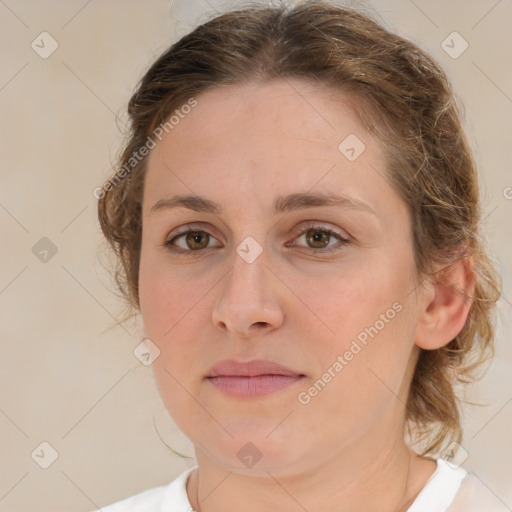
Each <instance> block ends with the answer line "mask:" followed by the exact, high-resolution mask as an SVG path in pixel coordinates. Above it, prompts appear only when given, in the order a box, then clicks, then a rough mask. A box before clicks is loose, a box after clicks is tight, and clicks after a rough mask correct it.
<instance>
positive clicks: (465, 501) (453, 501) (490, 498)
mask: <svg viewBox="0 0 512 512" xmlns="http://www.w3.org/2000/svg"><path fill="white" fill-rule="evenodd" d="M436 462H437V468H436V471H435V472H434V474H433V475H432V476H431V477H430V479H429V481H428V482H427V483H426V485H425V486H424V488H423V490H422V491H421V492H420V494H419V495H418V497H417V498H416V500H415V501H414V503H413V504H412V506H411V507H410V508H409V509H408V512H510V509H509V508H508V507H507V506H506V505H505V504H504V502H503V501H501V500H500V498H499V497H498V496H496V494H494V492H493V491H492V490H491V489H490V488H489V487H487V485H485V484H484V482H482V480H480V479H479V478H478V476H477V475H476V474H474V473H473V472H470V471H468V470H466V469H464V468H462V467H460V466H457V465H455V464H452V463H450V462H448V461H446V460H444V459H441V458H440V459H437V461H436Z"/></svg>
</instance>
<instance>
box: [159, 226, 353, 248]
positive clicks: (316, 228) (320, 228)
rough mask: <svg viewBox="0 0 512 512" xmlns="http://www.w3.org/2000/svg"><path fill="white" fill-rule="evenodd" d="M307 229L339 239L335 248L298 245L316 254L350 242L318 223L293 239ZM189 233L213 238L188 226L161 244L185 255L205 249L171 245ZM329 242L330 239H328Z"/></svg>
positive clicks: (202, 230)
mask: <svg viewBox="0 0 512 512" xmlns="http://www.w3.org/2000/svg"><path fill="white" fill-rule="evenodd" d="M308 231H318V232H321V233H327V234H328V235H329V236H332V237H335V238H337V239H338V240H339V246H338V247H336V248H330V249H325V248H320V249H317V248H314V247H306V246H300V247H303V248H306V249H307V250H308V251H309V252H312V253H314V254H318V253H323V254H326V253H331V252H336V251H339V250H341V249H342V248H343V246H345V245H348V244H350V243H351V241H350V240H348V239H347V238H344V237H343V236H341V234H340V233H338V232H337V231H334V230H333V229H331V228H328V227H325V226H319V225H311V226H307V227H306V228H303V229H302V231H300V232H299V233H298V235H297V236H295V238H294V240H297V239H298V238H300V237H301V236H303V235H305V234H306V233H307V232H308ZM189 233H206V234H208V236H211V237H212V238H214V237H213V235H211V233H209V232H208V230H206V229H204V228H202V227H188V228H187V229H186V230H184V231H182V232H181V233H178V234H176V235H175V236H173V237H172V238H171V239H170V240H167V241H166V242H164V243H163V244H162V245H163V246H164V247H165V248H166V249H167V250H169V251H171V252H172V253H176V254H182V255H185V254H187V255H188V254H190V253H192V254H193V253H201V252H202V251H204V250H205V249H207V248H204V249H196V250H193V249H177V248H176V247H174V246H173V243H174V242H175V241H176V240H178V239H179V238H182V237H184V236H186V235H188V234H189ZM329 242H330V240H329ZM294 246H296V244H295V243H293V244H292V247H294ZM326 247H329V246H326Z"/></svg>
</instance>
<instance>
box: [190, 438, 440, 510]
mask: <svg viewBox="0 0 512 512" xmlns="http://www.w3.org/2000/svg"><path fill="white" fill-rule="evenodd" d="M357 444H358V446H351V447H348V448H345V449H344V450H341V451H340V452H339V453H336V454H333V456H332V457H331V458H329V459H328V460H324V461H322V464H321V465H317V466H314V467H311V466H309V467H308V468H307V470H303V471H301V470H297V471H295V472H288V473H286V474H285V473H282V472H280V473H279V475H278V476H276V475H277V473H278V472H277V471H273V470H272V469H270V470H266V471H262V472H260V473H259V474H258V476H250V475H246V474H241V473H237V472H232V471H227V470H226V469H224V468H223V467H222V466H220V465H218V464H216V463H215V461H213V460H212V459H211V458H209V457H208V455H207V454H206V453H205V452H203V451H202V450H200V449H196V457H197V462H198V470H196V471H195V472H194V473H193V474H192V475H191V477H190V478H189V481H188V484H187V493H188V496H189V500H190V503H191V504H192V506H193V508H194V509H195V510H196V511H197V512H234V511H237V512H238V511H239V510H243V509H247V508H248V507H247V504H248V503H250V504H251V506H250V509H251V511H252V512H270V511H274V510H279V511H281V512H297V511H298V510H300V509H301V508H302V509H303V510H308V511H310V510H323V511H324V512H353V511H360V510H379V511H382V512H404V511H405V510H407V508H408V507H409V506H410V505H411V503H412V502H413V501H414V499H415V497H416V496H417V494H418V493H419V492H420V490H421V489H422V488H423V486H424V485H425V483H426V481H427V480H428V478H430V476H431V475H432V473H433V472H434V470H435V462H434V461H432V460H429V459H425V458H421V457H419V456H418V455H416V454H415V453H414V452H412V451H411V450H410V449H409V448H408V447H407V446H406V445H405V443H404V442H403V438H402V439H400V441H398V440H397V441H396V442H394V443H392V444H390V445H389V446H387V449H385V447H384V446H382V445H376V444H375V443H369V442H368V439H367V438H366V436H365V438H361V439H360V442H359V443H357ZM361 447H364V450H362V449H361Z"/></svg>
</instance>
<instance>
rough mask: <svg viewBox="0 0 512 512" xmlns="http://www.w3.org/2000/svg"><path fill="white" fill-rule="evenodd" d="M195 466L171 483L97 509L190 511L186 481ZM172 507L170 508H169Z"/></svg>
mask: <svg viewBox="0 0 512 512" xmlns="http://www.w3.org/2000/svg"><path fill="white" fill-rule="evenodd" d="M194 469H195V467H193V468H190V469H187V470H186V471H184V472H183V473H181V475H179V476H178V477H177V478H175V479H174V480H173V481H172V482H171V483H169V484H167V485H162V486H160V487H154V488H153V489H148V490H147V491H143V492H141V493H139V494H135V495H134V496H131V497H129V498H125V499H123V500H122V501H117V502H115V503H112V504H110V505H107V506H105V507H101V508H100V509H99V510H101V511H102V512H164V511H168V510H174V511H176V512H190V511H192V507H191V505H190V502H189V500H188V497H187V489H186V482H187V479H188V476H189V475H190V473H192V471H193V470H194ZM170 507H172V508H170Z"/></svg>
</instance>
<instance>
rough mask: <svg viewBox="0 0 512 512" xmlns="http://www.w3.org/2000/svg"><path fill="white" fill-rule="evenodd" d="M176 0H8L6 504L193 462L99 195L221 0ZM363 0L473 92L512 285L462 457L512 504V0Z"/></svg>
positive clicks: (40, 507)
mask: <svg viewBox="0 0 512 512" xmlns="http://www.w3.org/2000/svg"><path fill="white" fill-rule="evenodd" d="M171 3H172V2H167V1H161V0H151V1H146V2H143V1H142V0H139V1H127V0H103V1H100V0H92V1H89V2H88V1H86V0H73V1H69V0H68V1H66V2H65V1H63V0H60V1H59V0H46V1H37V2H36V1H35V0H33V1H25V2H16V1H14V0H1V1H0V42H1V47H2V65H1V66H0V111H1V113H2V114H1V118H0V125H1V133H2V137H1V140H2V152H1V155H2V161H1V187H0V226H1V233H2V241H1V258H2V259H1V265H0V336H1V344H2V345H1V346H2V357H1V358H0V432H1V436H0V461H1V462H0V468H1V473H0V510H1V511H4V512H6V511H27V512H28V511H31V512H34V511H41V512H43V511H44V512H46V511H48V512H49V511H52V512H59V511H66V512H72V511H74V512H86V511H89V510H93V509H95V508H96V506H100V505H105V504H107V503H110V502H113V501H116V500H119V499H121V498H123V497H127V496H129V495H132V494H134V493H136V492H139V491H142V490H144V489H147V488H150V487H153V486H156V485H161V484H164V483H166V482H168V481H170V480H171V479H173V478H174V477H175V476H177V475H178V474H179V473H181V472H182V471H183V470H184V469H185V468H186V467H189V466H190V465H191V464H192V462H191V461H186V460H185V461H184V460H182V459H180V458H179V457H177V456H176V455H174V454H173V453H172V452H170V451H169V450H168V449H167V448H166V446H165V445H164V444H163V443H162V441H160V439H159V437H158V435H157V434H156V432H155V429H154V427H153V422H155V423H156V425H157V427H158V430H159V431H160V433H161V436H162V437H163V439H164V440H165V442H167V443H169V444H172V445H173V446H174V447H176V448H178V449H180V450H183V451H185V452H186V451H190V446H189V445H188V444H187V443H186V440H183V438H182V437H180V436H179V435H177V433H176V432H175V431H174V430H173V424H172V421H171V420H170V419H169V417H168V416H167V414H166V412H165V410H164V409H163V406H162V404H161V402H160V399H159V397H158V394H157V391H156V388H155V387H154V384H153V381H152V375H151V369H150V368H146V367H145V366H143V365H142V364H141V363H140V362H139V361H138V360H137V359H136V358H135V357H134V354H133V350H134V348H135V347H136V346H137V345H138V343H139V342H140V330H139V327H138V326H137V325H135V324H128V323H125V324H122V325H120V324H118V323H117V322H116V320H115V319H116V317H118V316H119V313H120V303H119V301H118V300H117V299H116V297H115V295H114V294H113V293H112V292H111V290H112V283H111V280H110V277H109V275H108V273H107V272H106V270H105V269H104V267H103V264H102V262H103V263H106V258H105V257H104V256H102V254H103V246H102V245H101V236H100V231H99V226H98V224H97V220H96V200H95V198H94V196H93V190H94V188H95V187H97V186H98V185H101V183H102V181H103V180H104V178H105V177H106V176H107V175H108V174H110V172H111V164H112V162H113V161H114V159H115V156H116V152H117V151H118V148H119V144H120V141H121V137H120V134H119V128H121V127H122V125H123V122H124V121H125V120H126V116H125V108H126V103H127V101H128V99H129V96H130V94H131V92H132V90H133V88H134V86H135V84H136V82H137V80H138V79H139V78H140V77H141V75H142V73H143V72H144V70H145V69H146V68H147V67H148V65H149V63H150V62H151V61H152V60H153V59H154V58H155V57H156V56H157V55H158V54H159V53H160V52H161V51H163V50H164V48H166V47H167V46H168V45H169V44H170V43H171V42H173V41H174V40H175V39H176V37H178V36H180V35H182V34H183V33H185V32H186V31H188V29H189V28H191V27H192V26H193V25H194V24H195V23H197V22H198V21H201V20H203V18H204V14H202V13H204V12H205V11H206V10H209V11H211V10H212V9H211V8H209V7H208V5H207V3H205V2H201V1H199V0H181V1H180V0H175V2H174V7H173V9H172V12H171V9H170V7H171ZM232 3H233V2H232ZM210 4H211V5H212V6H215V7H217V8H218V7H219V5H222V4H221V2H213V0H210ZM365 5H366V6H370V8H374V9H375V10H376V11H377V12H378V13H379V15H380V17H381V19H382V20H383V21H384V22H385V24H386V25H387V26H388V27H390V28H391V29H394V30H396V31H399V32H400V33H402V34H404V35H405V36H407V37H409V38H411V39H413V40H414V41H416V42H418V43H419V44H420V45H422V46H423V47H425V48H426V49H428V50H429V51H431V52H432V53H433V54H434V55H435V56H436V57H437V58H438V60H439V61H440V63H441V64H442V65H443V66H444V68H445V69H446V70H447V72H448V73H449V75H450V77H451V78H452V80H453V84H454V88H455V89H456V91H457V92H458V94H459V96H460V97H461V99H462V101H463V102H464V103H465V105H466V112H467V113H466V125H467V129H468V131H469V134H470V138H471V141H472V143H473V145H474V148H475V152H476V157H477V160H478V163H479V165H480V168H481V170H482V184H483V195H484V205H485V206H484V209H485V211H486V212H487V215H488V216H487V218H486V221H485V225H486V227H487V230H488V233H489V238H490V241H491V244H492V245H493V247H494V252H495V254H496V258H497V259H498V260H499V264H500V268H501V271H502V274H503V277H504V284H505V298H504V299H502V300H501V302H500V308H499V312H500V318H499V324H498V328H499V331H498V348H497V358H496V361H495V363H494V364H493V366H492V367H491V370H490V371H489V372H488V373H487V375H486V376H485V378H484V380H483V381H482V382H481V383H480V384H479V385H478V386H476V387H475V388H474V390H473V393H472V397H473V398H475V399H477V400H481V401H483V402H485V403H487V404H488V405H487V406H485V407H479V408H473V407H472V408H468V409H467V415H466V417H465V432H466V435H465V440H464V443H463V447H464V449H465V450H466V451H467V452H468V458H467V460H465V461H464V463H463V465H464V466H466V467H470V468H472V469H473V470H474V471H475V472H476V474H477V475H478V476H479V478H480V479H481V480H482V481H483V482H484V483H485V484H486V485H488V486H489V487H490V488H491V489H492V490H493V491H494V492H495V493H496V494H497V495H498V496H499V497H500V499H502V500H503V501H504V502H505V503H506V504H507V505H508V507H510V508H511V510H512V492H511V490H510V485H507V484H509V483H510V481H512V469H511V465H510V461H511V460H512V446H511V443H510V437H509V436H510V424H511V423H512V402H511V401H512V386H511V383H512V377H511V375H512V350H511V347H510V342H509V333H510V331H511V329H512V323H511V321H510V317H511V312H512V309H511V308H512V305H511V302H512V290H511V254H512V244H511V240H510V224H511V218H512V188H507V187H512V172H511V163H510V149H511V142H512V141H511V140H510V139H511V133H512V121H511V119H512V76H511V73H512V72H511V69H512V68H511V66H510V62H511V61H512V55H511V54H512V31H511V29H510V20H512V4H511V3H510V2H508V1H497V0H478V1H476V0H469V1H468V0H453V1H445V0H437V1H427V0H415V1H414V2H413V1H412V0H397V1H391V0H386V1H385V0H374V1H372V2H369V3H365ZM44 31H46V32H48V33H49V34H50V35H51V36H52V37H53V38H54V39H55V40H56V41H57V43H58V49H57V50H56V51H55V52H54V53H53V54H52V55H50V56H49V57H48V58H46V59H43V58H42V57H40V55H39V54H38V53H36V51H34V50H33V49H32V47H31V43H32V41H34V40H35V42H36V44H37V43H38V42H39V43H38V44H39V46H40V47H41V46H42V44H41V43H40V40H41V37H43V36H41V37H40V36H39V34H41V33H42V32H44ZM453 31H457V32H459V33H460V34H461V35H462V37H463V38H464V39H465V40H466V41H467V42H468V43H469V48H468V49H467V50H466V51H465V52H464V53H463V54H462V55H461V56H460V57H458V58H457V59H453V58H452V57H450V56H449V55H448V54H447V53H446V52H445V51H444V50H443V49H442V48H441V42H442V41H443V40H444V39H445V38H446V37H447V36H448V35H449V34H450V33H452V32H453ZM44 37H47V36H44ZM45 41H46V43H45V48H46V50H48V48H50V43H49V39H45ZM457 44H458V43H457ZM39 51H43V48H39ZM116 117H117V118H118V119H116ZM507 197H508V199H507ZM43 237H47V238H48V239H49V240H51V242H52V243H53V244H54V245H55V246H56V248H57V252H56V254H55V255H53V256H51V253H48V256H47V258H48V261H46V262H43V261H41V260H40V259H39V257H42V256H43V254H42V253H41V254H40V255H39V257H36V254H34V252H37V250H35V249H34V252H33V247H34V246H35V245H36V244H37V243H40V244H43V245H44V244H45V243H48V242H45V241H43V242H39V241H40V239H41V238H43ZM37 247H40V246H36V249H37ZM39 250H41V249H39ZM50 256H51V257H50ZM44 441H46V442H48V443H49V444H50V445H51V446H52V447H53V448H54V449H55V450H56V451H57V452H58V458H57V459H56V460H55V462H54V463H53V464H52V465H51V466H50V467H49V468H48V469H42V468H41V467H40V466H39V465H38V463H39V464H41V463H44V462H45V461H46V462H48V461H49V460H50V459H49V457H50V455H51V450H50V449H49V448H48V447H45V446H44V445H43V446H42V447H40V443H42V442H44ZM34 450H35V453H34V455H33V458H32V456H31V454H32V453H33V452H34ZM41 450H42V451H41Z"/></svg>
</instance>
